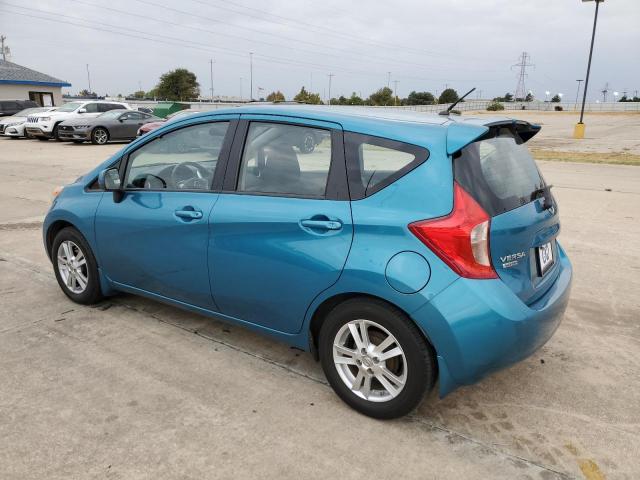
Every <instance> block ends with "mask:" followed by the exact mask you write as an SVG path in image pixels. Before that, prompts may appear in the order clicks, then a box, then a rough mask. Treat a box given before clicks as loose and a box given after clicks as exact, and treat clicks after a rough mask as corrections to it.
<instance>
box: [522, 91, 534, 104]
mask: <svg viewBox="0 0 640 480" xmlns="http://www.w3.org/2000/svg"><path fill="white" fill-rule="evenodd" d="M524 101H525V102H533V93H531V92H529V93H527V96H526V97H524Z"/></svg>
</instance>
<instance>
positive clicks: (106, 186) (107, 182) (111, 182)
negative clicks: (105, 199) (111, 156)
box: [98, 168, 121, 192]
mask: <svg viewBox="0 0 640 480" xmlns="http://www.w3.org/2000/svg"><path fill="white" fill-rule="evenodd" d="M120 184H121V182H120V173H118V169H117V168H109V169H107V170H102V171H101V172H100V174H99V175H98V185H100V188H101V189H103V190H106V191H107V192H113V191H114V190H120Z"/></svg>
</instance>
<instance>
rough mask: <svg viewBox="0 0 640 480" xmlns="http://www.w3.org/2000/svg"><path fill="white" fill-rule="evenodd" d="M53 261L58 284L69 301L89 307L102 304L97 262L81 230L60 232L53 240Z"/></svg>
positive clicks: (72, 229)
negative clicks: (98, 303) (100, 302)
mask: <svg viewBox="0 0 640 480" xmlns="http://www.w3.org/2000/svg"><path fill="white" fill-rule="evenodd" d="M51 257H52V260H53V270H54V272H55V275H56V280H58V284H59V285H60V288H61V289H62V291H63V292H64V294H65V295H66V296H67V297H69V298H70V299H71V300H73V301H74V302H76V303H82V304H86V305H89V304H93V303H97V302H99V301H100V300H102V292H101V290H100V279H99V276H98V265H97V263H96V259H95V257H94V256H93V252H92V251H91V248H90V247H89V245H88V244H87V242H86V240H85V239H84V237H83V236H82V235H81V234H80V232H78V230H76V229H75V228H73V227H67V228H63V229H62V230H60V232H59V233H58V234H57V235H56V238H55V239H54V240H53V246H52V248H51Z"/></svg>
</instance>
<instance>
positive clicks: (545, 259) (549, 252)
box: [537, 242, 554, 276]
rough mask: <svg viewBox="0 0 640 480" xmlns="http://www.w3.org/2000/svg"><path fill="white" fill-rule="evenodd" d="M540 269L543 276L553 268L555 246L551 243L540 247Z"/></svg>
mask: <svg viewBox="0 0 640 480" xmlns="http://www.w3.org/2000/svg"><path fill="white" fill-rule="evenodd" d="M537 250H538V269H539V271H540V276H543V275H544V274H545V273H547V271H548V270H549V269H550V268H551V267H552V266H553V262H554V259H553V245H552V243H551V242H549V243H545V244H544V245H540V246H539V247H538V248H537Z"/></svg>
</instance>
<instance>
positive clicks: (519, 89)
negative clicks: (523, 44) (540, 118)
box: [511, 52, 535, 100]
mask: <svg viewBox="0 0 640 480" xmlns="http://www.w3.org/2000/svg"><path fill="white" fill-rule="evenodd" d="M530 60H531V55H529V54H528V53H527V52H522V55H520V58H519V63H516V64H515V65H512V66H511V69H512V70H513V68H514V67H520V72H519V73H518V85H516V91H515V95H514V100H518V99H520V100H524V99H525V98H526V97H527V87H526V79H527V67H535V65H534V64H533V63H529V61H530Z"/></svg>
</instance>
